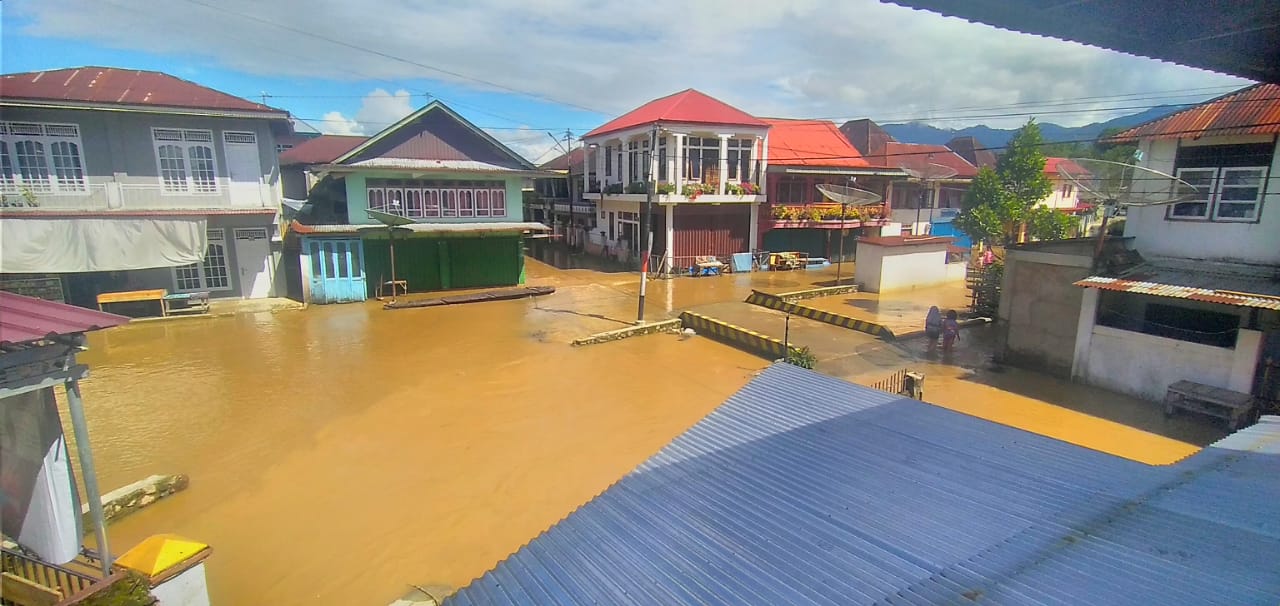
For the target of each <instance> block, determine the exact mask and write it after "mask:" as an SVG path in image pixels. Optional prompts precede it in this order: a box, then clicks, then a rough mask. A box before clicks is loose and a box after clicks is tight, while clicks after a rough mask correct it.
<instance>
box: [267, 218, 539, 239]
mask: <svg viewBox="0 0 1280 606" xmlns="http://www.w3.org/2000/svg"><path fill="white" fill-rule="evenodd" d="M394 229H396V230H397V231H408V232H412V233H418V234H442V235H448V234H476V233H498V232H502V233H510V232H520V233H524V232H532V231H551V228H550V227H547V226H546V225H543V224H541V223H536V222H523V221H521V222H516V221H495V222H475V223H409V224H407V225H397V226H396V227H395V228H394ZM386 230H387V226H385V225H368V224H361V225H353V224H339V225H306V224H302V223H298V222H297V221H294V222H293V223H292V224H290V226H289V231H292V232H294V233H297V234H299V235H304V236H309V235H325V234H331V235H338V234H355V233H359V232H362V231H380V232H385V231H386Z"/></svg>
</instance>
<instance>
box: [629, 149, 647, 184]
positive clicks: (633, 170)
mask: <svg viewBox="0 0 1280 606" xmlns="http://www.w3.org/2000/svg"><path fill="white" fill-rule="evenodd" d="M639 149H640V143H639V142H638V141H632V142H630V143H628V144H627V167H628V168H629V169H630V171H628V173H627V176H628V177H629V178H630V179H631V180H632V181H642V180H644V177H642V176H640V164H641V160H642V158H641V156H640V151H639Z"/></svg>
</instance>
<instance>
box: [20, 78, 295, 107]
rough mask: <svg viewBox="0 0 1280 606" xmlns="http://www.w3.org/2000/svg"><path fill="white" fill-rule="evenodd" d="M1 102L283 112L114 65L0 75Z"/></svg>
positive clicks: (210, 90)
mask: <svg viewBox="0 0 1280 606" xmlns="http://www.w3.org/2000/svg"><path fill="white" fill-rule="evenodd" d="M0 99H3V100H5V101H14V100H17V101H26V102H33V103H34V102H48V103H52V104H74V105H88V106H103V107H110V106H120V107H129V106H132V107H137V108H147V109H157V110H163V109H170V110H172V109H188V110H206V111H223V112H245V113H251V114H269V115H270V116H269V117H276V118H287V117H288V115H289V114H288V112H286V111H284V110H282V109H276V108H274V107H270V106H267V105H263V104H261V103H254V102H253V101H249V100H248V99H242V98H240V97H236V96H234V95H229V94H227V93H224V92H222V91H219V90H214V89H212V88H209V87H207V86H201V85H199V84H196V83H195V82H191V81H189V80H183V79H181V78H177V77H174V76H170V75H169V74H166V73H162V72H155V71H146V70H138V69H121V68H115V67H72V68H67V69H56V70H47V71H39V72H23V73H17V74H4V75H3V76H0Z"/></svg>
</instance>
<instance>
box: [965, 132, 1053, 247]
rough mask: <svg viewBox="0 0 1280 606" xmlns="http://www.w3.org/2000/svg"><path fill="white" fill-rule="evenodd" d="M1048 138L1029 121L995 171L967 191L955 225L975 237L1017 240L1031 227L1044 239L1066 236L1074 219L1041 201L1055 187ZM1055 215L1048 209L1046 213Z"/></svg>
mask: <svg viewBox="0 0 1280 606" xmlns="http://www.w3.org/2000/svg"><path fill="white" fill-rule="evenodd" d="M1043 146H1044V137H1042V136H1041V134H1040V127H1039V126H1038V125H1036V123H1035V121H1034V120H1033V121H1029V122H1027V123H1026V125H1024V126H1023V127H1022V128H1020V129H1018V132H1017V133H1016V134H1014V136H1013V139H1011V140H1010V141H1009V145H1008V147H1007V148H1006V149H1005V153H1004V155H1002V156H1000V160H999V161H998V162H996V167H995V170H991V169H989V168H984V169H982V170H980V171H978V175H977V176H976V177H974V179H973V183H972V184H971V185H970V186H969V191H968V192H967V193H966V194H965V197H964V202H963V204H962V208H961V212H960V216H959V217H956V227H958V228H959V229H961V230H963V231H964V232H965V233H966V234H969V237H971V238H973V239H974V240H982V241H986V242H991V243H998V244H1004V245H1009V244H1015V243H1017V241H1018V237H1019V234H1020V233H1021V232H1022V230H1023V228H1024V227H1026V229H1027V235H1028V236H1030V237H1032V238H1036V239H1040V240H1053V239H1060V238H1063V237H1065V236H1066V235H1067V234H1068V233H1069V232H1070V218H1069V217H1066V218H1065V219H1063V220H1060V219H1059V218H1057V217H1054V216H1050V214H1052V215H1059V214H1060V213H1057V212H1056V211H1052V210H1049V209H1043V210H1039V209H1037V205H1038V204H1040V203H1041V202H1042V201H1044V199H1045V198H1047V197H1048V196H1049V194H1050V193H1052V192H1053V182H1052V181H1050V180H1049V176H1048V175H1046V174H1044V161H1045V155H1044V152H1043V151H1042V150H1041V148H1042V147H1043ZM1046 212H1047V213H1050V214H1045V213H1046Z"/></svg>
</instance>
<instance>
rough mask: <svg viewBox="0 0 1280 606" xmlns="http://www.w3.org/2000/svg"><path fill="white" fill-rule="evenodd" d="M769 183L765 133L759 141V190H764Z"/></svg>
mask: <svg viewBox="0 0 1280 606" xmlns="http://www.w3.org/2000/svg"><path fill="white" fill-rule="evenodd" d="M768 184H769V135H768V133H765V136H764V139H762V140H761V142H760V191H766V190H765V186H766V185H768Z"/></svg>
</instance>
